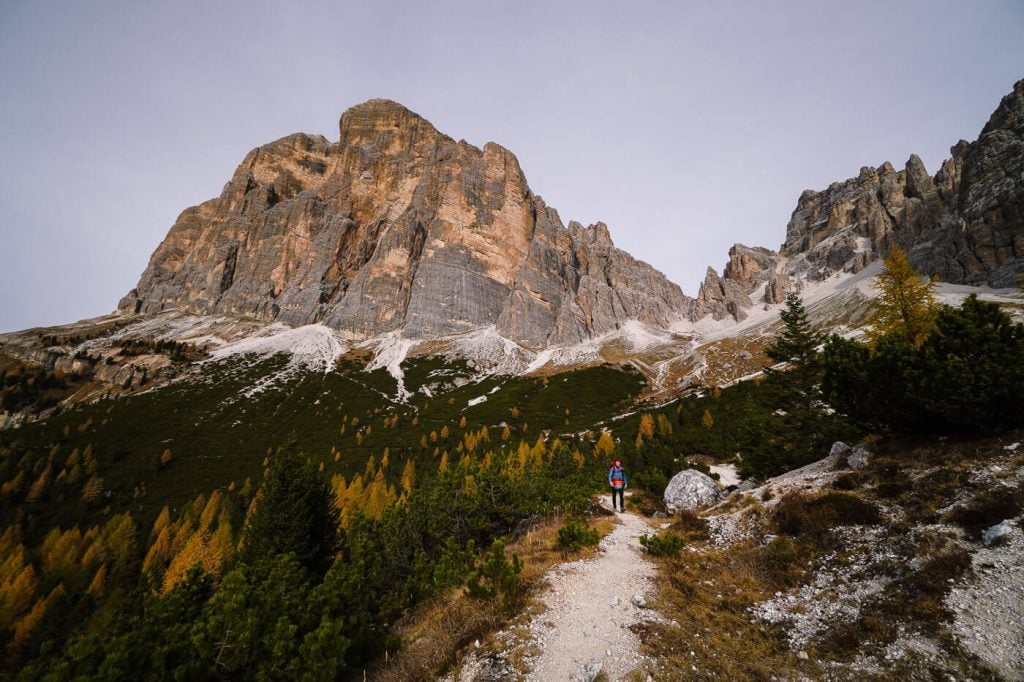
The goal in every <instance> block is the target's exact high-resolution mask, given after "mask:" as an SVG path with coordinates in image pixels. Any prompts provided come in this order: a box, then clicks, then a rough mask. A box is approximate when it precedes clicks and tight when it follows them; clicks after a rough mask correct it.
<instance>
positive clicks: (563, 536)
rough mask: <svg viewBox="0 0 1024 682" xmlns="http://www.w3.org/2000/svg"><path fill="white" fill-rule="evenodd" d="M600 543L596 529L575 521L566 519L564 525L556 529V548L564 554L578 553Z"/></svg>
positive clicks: (599, 535)
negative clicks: (564, 552)
mask: <svg viewBox="0 0 1024 682" xmlns="http://www.w3.org/2000/svg"><path fill="white" fill-rule="evenodd" d="M600 541H601V534H600V533H599V532H598V530H597V529H596V528H590V527H589V526H588V525H587V524H586V523H584V522H582V521H579V520H577V519H573V518H570V519H567V520H566V522H565V525H564V526H562V527H561V528H559V529H558V546H559V547H560V548H561V549H563V550H565V551H566V552H578V551H580V550H581V549H583V548H584V547H591V546H593V545H596V544H597V543H599V542H600Z"/></svg>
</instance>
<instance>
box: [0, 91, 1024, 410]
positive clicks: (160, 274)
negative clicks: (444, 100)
mask: <svg viewBox="0 0 1024 682" xmlns="http://www.w3.org/2000/svg"><path fill="white" fill-rule="evenodd" d="M897 244H898V245H901V246H902V247H904V248H905V249H906V250H907V251H908V253H909V254H910V257H911V260H912V262H913V263H914V265H915V266H916V267H917V268H918V269H919V270H920V271H922V272H923V273H925V274H928V275H931V276H935V277H938V278H939V279H941V280H942V281H943V284H941V285H940V287H939V293H940V297H941V298H942V300H943V301H944V302H946V303H953V304H956V303H958V302H959V301H961V300H962V299H963V298H964V297H965V296H966V294H967V293H969V291H971V290H972V289H970V287H974V288H975V289H976V290H977V291H980V292H981V293H982V295H983V296H984V297H987V298H988V299H989V300H994V301H998V302H1001V303H1003V304H1005V305H1007V309H1008V310H1009V311H1010V312H1011V313H1012V314H1014V315H1018V316H1019V315H1020V314H1021V312H1022V311H1024V306H1021V305H1020V304H1021V301H1020V300H1019V297H1018V296H1017V295H1016V294H1014V293H1012V292H1007V291H1002V292H1000V291H993V290H991V289H984V288H983V289H977V287H1004V288H1005V287H1010V286H1012V285H1014V284H1015V283H1016V282H1017V278H1018V277H1019V275H1020V273H1021V272H1022V271H1024V81H1021V82H1018V83H1017V84H1016V85H1015V86H1014V89H1013V92H1011V93H1010V94H1009V95H1007V96H1006V97H1004V98H1003V100H1002V101H1001V102H1000V104H999V106H998V107H997V109H996V111H995V112H994V113H993V114H992V116H991V118H990V120H989V121H988V123H987V124H986V125H985V127H984V128H983V129H982V131H981V134H980V135H979V137H978V139H977V140H976V141H974V142H965V141H960V142H959V143H957V144H956V145H955V146H954V147H953V148H952V156H951V158H950V159H949V160H947V161H945V162H944V163H943V164H942V166H941V168H940V169H939V170H938V171H937V172H936V173H935V175H934V176H932V175H929V173H928V171H927V170H926V169H925V167H924V165H923V163H922V162H921V160H920V159H919V158H918V157H917V156H911V157H910V159H909V160H908V161H907V162H906V164H905V165H904V168H903V169H901V170H896V169H895V167H894V166H893V165H892V164H890V163H883V164H882V165H881V166H880V167H878V168H862V169H861V171H860V173H859V174H858V175H857V177H855V178H851V179H848V180H845V181H842V182H836V183H832V184H831V185H830V186H829V187H827V188H825V189H823V190H820V191H813V190H807V191H805V192H803V193H802V194H801V195H800V197H799V199H798V200H797V204H796V208H795V210H794V211H793V214H792V217H791V219H790V221H789V224H788V225H787V227H786V232H785V241H784V243H783V244H782V246H781V247H780V249H779V250H777V251H776V250H773V249H769V248H764V247H748V246H744V245H742V244H736V245H734V246H733V247H732V248H731V249H730V250H729V258H728V262H727V264H726V266H725V268H724V269H723V270H722V272H721V274H719V273H718V272H717V271H716V270H715V269H714V268H710V267H709V268H708V270H707V275H706V277H705V280H704V282H703V284H702V285H701V286H700V289H699V291H698V292H697V295H696V297H694V298H690V297H688V296H686V295H685V294H684V293H683V292H682V291H681V289H680V288H679V287H678V286H677V285H675V284H673V283H672V282H670V281H669V280H667V279H666V278H665V277H664V276H663V275H662V274H661V273H660V272H658V271H657V270H655V269H654V268H652V267H651V266H650V265H648V264H646V263H643V262H641V261H638V260H636V259H634V258H633V257H631V256H630V255H629V254H627V253H625V252H624V251H622V250H620V249H617V248H615V246H614V244H613V243H612V239H611V235H610V232H609V229H608V228H607V226H605V225H604V224H603V223H597V224H594V225H591V226H590V227H586V228H585V227H583V226H582V225H580V224H579V223H576V222H569V224H568V226H564V225H563V223H562V221H561V219H560V218H559V216H558V213H557V212H556V211H555V210H554V209H552V208H550V207H548V206H547V205H546V204H545V203H544V201H543V200H542V199H541V198H540V197H539V196H537V195H535V194H534V193H533V192H532V190H531V189H530V188H529V186H528V185H527V182H526V178H525V177H524V175H523V172H522V170H521V169H520V167H519V164H518V162H517V161H516V158H515V156H513V155H512V153H511V152H509V151H508V150H506V149H504V148H502V147H500V146H499V145H496V144H494V143H488V144H486V145H484V147H483V149H478V148H477V147H474V146H472V145H470V144H468V143H466V142H465V141H458V142H456V141H455V140H453V139H452V138H450V137H448V136H446V135H444V134H442V133H440V132H439V131H438V130H437V129H436V128H435V127H434V126H433V125H431V124H430V123H429V122H428V121H426V120H425V119H423V118H422V117H420V116H418V115H417V114H415V113H413V112H411V111H409V110H408V109H406V108H404V107H402V106H401V105H399V104H396V103H394V102H391V101H387V100H371V101H369V102H366V103H363V104H360V105H358V106H355V107H353V108H351V109H349V110H348V111H346V112H345V113H344V114H343V115H342V116H341V120H340V124H339V138H338V141H337V142H330V141H328V140H327V139H326V138H324V137H322V136H312V135H306V134H296V135H291V136H289V137H286V138H282V139H281V140H278V141H276V142H272V143H270V144H268V145H264V146H262V147H259V148H257V149H254V150H253V151H252V152H250V153H249V154H248V155H247V156H246V158H245V159H244V161H243V162H242V164H241V165H240V166H239V167H238V169H237V170H236V171H235V174H234V176H233V177H232V178H231V180H230V181H229V182H228V183H227V184H226V185H225V187H224V190H223V191H222V193H221V195H220V196H219V197H217V198H216V199H211V200H210V201H207V202H205V203H203V204H200V205H199V206H196V207H192V208H189V209H186V210H185V211H184V212H183V213H182V214H181V216H180V217H179V218H178V220H177V222H176V223H175V224H174V226H173V227H172V228H171V230H170V232H169V233H168V235H167V237H166V238H165V239H164V241H163V243H161V244H160V246H159V247H158V248H157V249H156V251H155V252H154V253H153V255H152V257H151V259H150V262H149V265H148V267H147V268H146V270H145V272H144V273H143V275H142V277H141V279H140V281H139V283H138V286H137V287H136V288H135V289H133V290H132V291H131V292H130V293H129V294H128V295H127V296H125V297H124V299H122V301H121V302H120V304H119V306H118V311H117V312H116V313H114V314H112V315H109V316H105V317H101V318H97V319H94V320H84V321H82V322H79V323H75V324H73V325H65V326H61V327H54V328H49V329H42V330H26V331H24V332H17V333H12V334H5V335H0V370H2V371H4V372H7V371H15V370H16V371H19V372H21V371H23V370H24V371H27V370H31V371H36V369H39V370H40V371H46V372H51V373H55V374H59V375H60V378H59V379H58V378H53V377H51V378H50V379H49V380H48V381H49V382H50V383H46V382H43V384H45V388H36V389H33V390H32V391H28V392H25V393H24V395H22V394H21V393H19V395H18V396H16V397H11V398H9V399H5V404H4V406H3V407H4V413H2V414H0V416H2V420H0V424H2V425H3V426H4V427H8V426H11V425H15V424H18V423H20V422H21V420H23V419H25V418H36V417H45V416H47V415H48V414H51V413H52V412H53V410H54V409H55V408H59V407H60V406H61V405H63V406H68V405H71V404H75V403H80V402H88V401H92V400H95V399H98V398H101V397H104V396H111V395H117V394H120V393H123V392H135V391H139V390H144V389H148V388H151V387H153V386H155V385H158V384H161V383H164V382H167V381H171V380H174V379H176V378H178V377H180V376H181V375H182V374H183V373H188V372H191V371H193V370H194V369H196V365H195V361H196V360H198V359H202V358H212V359H214V360H220V359H225V358H229V357H231V356H233V355H253V354H255V355H260V356H268V355H273V354H276V353H286V354H289V355H290V357H291V360H290V363H289V365H288V366H289V368H290V369H288V371H289V372H291V371H293V370H294V369H295V368H299V367H301V368H306V369H315V370H319V371H326V370H329V369H331V368H332V367H335V366H336V365H337V364H338V362H339V360H340V359H341V358H343V357H348V356H352V355H353V354H354V355H359V356H360V357H361V358H362V362H363V364H364V366H365V367H366V369H368V370H370V371H373V370H376V369H381V368H383V369H386V370H387V371H388V373H390V374H391V375H392V377H393V378H394V379H395V381H396V388H395V391H396V393H395V396H396V397H397V398H399V399H403V400H407V399H409V398H410V397H411V396H412V395H413V392H411V391H410V389H409V388H408V387H407V386H406V381H405V373H406V371H407V369H408V368H409V366H410V364H409V361H410V360H412V359H414V358H427V359H429V358H444V359H445V360H446V361H456V360H457V361H460V362H465V363H466V367H467V368H468V369H469V371H470V374H471V376H467V377H463V378H461V379H459V380H460V381H469V380H471V379H472V377H476V378H475V379H472V380H479V378H480V377H483V376H487V375H535V374H553V373H559V372H564V371H566V370H569V369H574V368H580V367H587V366H593V365H600V364H605V363H610V364H614V365H629V366H631V367H632V368H633V369H635V370H638V371H639V372H640V373H641V374H642V375H643V376H644V377H645V378H646V380H647V385H648V388H647V390H646V391H645V392H644V394H643V397H645V398H652V399H657V400H659V401H661V400H664V399H669V398H671V397H672V396H674V395H676V394H678V393H679V392H680V391H682V390H684V389H686V388H687V387H692V386H711V385H726V384H729V383H731V382H734V381H737V380H739V379H742V378H744V377H748V376H752V375H755V374H757V373H759V372H760V371H761V370H762V368H763V367H764V366H765V365H766V364H767V363H768V359H767V358H766V357H765V356H764V354H763V352H762V350H763V348H764V346H765V344H766V343H767V340H768V339H769V338H770V337H771V335H772V334H773V333H774V331H775V328H776V326H777V325H778V310H779V305H780V304H781V303H782V301H783V300H784V298H785V295H786V293H787V292H789V291H799V292H800V293H801V295H802V297H803V298H804V301H805V303H806V305H807V307H808V311H809V313H810V314H811V316H812V319H813V320H814V321H815V322H816V324H818V325H819V326H820V327H821V328H822V329H824V330H834V331H839V332H850V333H857V332H856V330H857V329H858V328H860V327H861V326H863V324H864V323H865V321H866V319H867V314H868V311H869V309H870V306H871V300H872V298H873V296H874V295H875V291H874V288H873V286H872V284H871V278H872V277H873V275H874V274H876V273H877V271H878V268H879V265H880V264H879V259H880V258H881V257H882V256H883V255H885V254H886V253H887V252H888V250H889V249H890V248H891V247H892V246H893V245H897ZM965 287H968V288H965ZM168 349H172V350H171V352H168ZM33 368H35V369H33ZM200 371H201V370H200ZM272 380H274V379H273V377H264V378H261V379H258V380H254V381H258V382H266V381H272ZM51 384H52V385H51ZM443 384H445V382H444V381H440V382H423V383H420V384H419V385H418V386H414V387H413V388H412V391H419V392H422V393H423V394H428V393H430V392H432V391H436V390H437V388H438V386H440V385H443ZM41 385H42V384H41ZM432 387H433V388H432Z"/></svg>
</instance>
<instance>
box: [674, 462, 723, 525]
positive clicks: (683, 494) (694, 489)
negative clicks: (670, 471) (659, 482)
mask: <svg viewBox="0 0 1024 682" xmlns="http://www.w3.org/2000/svg"><path fill="white" fill-rule="evenodd" d="M721 497H722V491H721V489H720V488H719V487H718V484H717V483H715V481H714V479H712V478H711V477H710V476H708V475H706V474H702V473H701V472H699V471H697V470H695V469H686V470H684V471H680V472H679V473H678V474H676V475H675V476H673V477H672V480H671V481H669V482H668V486H667V487H666V488H665V508H666V509H668V511H669V513H670V514H675V513H676V512H678V511H682V510H684V509H696V508H697V507H701V506H704V505H705V504H711V503H712V502H717V501H718V500H719V499H721Z"/></svg>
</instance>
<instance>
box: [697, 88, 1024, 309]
mask: <svg viewBox="0 0 1024 682" xmlns="http://www.w3.org/2000/svg"><path fill="white" fill-rule="evenodd" d="M950 154H951V156H950V158H949V159H947V160H946V161H945V162H943V164H942V166H941V167H940V168H939V170H938V172H936V174H935V175H934V177H933V176H931V175H929V174H928V171H927V169H926V168H925V166H924V163H923V162H922V161H921V159H920V157H918V156H917V155H911V157H910V158H909V159H908V160H907V162H906V164H905V165H904V167H903V168H902V169H899V170H897V169H896V168H895V167H894V166H893V165H892V164H890V163H888V162H886V163H883V164H882V165H881V166H879V167H878V168H873V167H864V168H861V170H860V173H859V174H858V175H857V177H855V178H850V179H848V180H845V181H843V182H834V183H832V184H831V185H829V187H828V188H826V189H824V190H821V191H813V190H806V191H805V192H804V193H803V194H801V195H800V198H799V199H798V200H797V205H796V209H795V210H794V211H793V214H792V217H791V218H790V221H789V224H788V225H787V226H786V241H785V242H784V243H783V245H782V247H781V249H780V251H779V252H778V253H775V252H774V251H771V250H769V249H761V248H757V249H750V248H748V247H744V246H742V245H736V246H734V247H733V248H732V249H731V250H730V251H729V263H728V264H727V265H726V267H725V270H724V271H723V273H722V276H721V277H719V276H718V275H717V273H715V272H714V270H711V269H709V272H708V275H707V277H706V278H705V280H704V284H703V285H702V286H701V289H700V292H699V294H698V296H697V300H696V301H695V303H694V306H693V312H692V314H693V319H699V318H700V317H704V316H707V315H710V316H712V317H713V318H714V319H716V320H717V319H724V318H727V317H733V318H735V319H736V320H742V319H744V318H745V317H746V315H747V313H746V309H748V308H749V307H750V306H751V305H752V304H753V300H752V298H755V299H759V300H762V301H764V302H765V303H769V304H774V303H781V302H782V301H783V300H784V299H785V295H786V292H788V291H789V290H791V289H793V288H799V286H800V283H801V282H802V281H803V280H811V281H816V280H817V281H820V280H823V279H825V278H827V277H829V276H830V275H832V274H834V273H836V272H848V273H856V272H859V271H860V270H862V269H864V268H865V267H866V266H867V265H869V264H870V263H872V262H873V261H875V260H877V259H879V258H882V257H884V256H885V255H886V254H887V253H888V252H889V250H890V249H891V248H892V247H893V246H896V245H899V246H901V247H902V248H904V249H905V250H906V251H907V252H908V254H909V256H910V259H911V262H912V263H913V264H914V265H915V266H916V267H917V268H918V270H919V271H921V272H922V273H925V274H927V275H932V276H937V277H939V278H940V279H942V280H943V281H948V282H954V283H962V284H972V285H980V284H988V285H990V286H994V287H1011V286H1015V285H1016V284H1017V282H1018V278H1019V277H1020V274H1021V273H1022V272H1024V81H1020V82H1018V83H1017V84H1016V85H1015V86H1014V89H1013V92H1012V93H1010V94H1009V95H1007V96H1006V97H1004V98H1003V100H1002V102H1001V103H1000V104H999V107H998V108H997V109H996V111H995V112H994V113H993V114H992V117H991V118H990V119H989V121H988V123H987V124H986V125H985V127H984V128H983V129H982V131H981V134H980V136H979V137H978V140H977V141H976V142H973V143H971V142H966V141H964V140H961V141H960V142H958V143H957V144H956V145H954V146H953V147H952V148H951V149H950ZM762 284H764V290H763V293H761V292H759V291H758V290H759V287H761V285H762Z"/></svg>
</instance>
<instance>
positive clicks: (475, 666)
mask: <svg viewBox="0 0 1024 682" xmlns="http://www.w3.org/2000/svg"><path fill="white" fill-rule="evenodd" d="M605 504H607V502H605ZM617 516H618V519H619V523H618V525H616V527H615V529H614V530H613V531H612V532H611V533H609V534H608V535H607V536H605V538H604V539H603V540H602V541H601V545H600V547H599V551H598V553H597V554H596V555H595V556H593V557H590V558H586V559H580V560H578V561H573V562H569V563H563V564H558V565H557V566H554V567H553V568H551V569H550V570H549V571H548V572H547V574H545V579H546V581H547V583H548V585H549V586H548V587H547V588H546V589H545V590H544V592H543V593H542V594H541V595H540V597H539V607H540V608H539V610H534V611H533V613H534V615H533V616H532V617H531V618H530V619H529V622H528V623H525V631H524V630H523V628H518V630H519V631H518V632H517V633H514V632H513V631H514V630H515V629H516V628H514V627H513V628H510V629H509V631H507V632H503V633H499V636H498V638H499V639H505V641H506V642H507V644H508V645H509V649H511V650H506V651H504V652H501V653H498V654H497V655H493V654H492V655H491V656H490V657H489V658H490V660H489V661H488V660H482V659H481V658H480V657H473V656H471V657H470V658H469V660H467V661H466V662H465V663H464V665H463V667H462V669H461V671H460V674H459V675H458V677H457V678H456V679H458V680H459V681H460V682H471V681H473V682H479V681H481V680H493V679H508V677H507V675H508V673H510V672H511V671H510V670H508V669H507V668H506V669H505V670H500V668H501V667H503V666H502V665H501V664H500V663H499V665H498V666H495V663H498V662H499V661H501V662H504V661H507V660H509V659H511V658H513V651H512V650H518V651H519V652H521V654H520V655H521V660H522V662H523V663H524V664H525V665H526V666H528V667H529V669H530V672H529V673H527V674H526V677H525V679H526V680H528V681H531V682H533V681H535V682H555V681H558V682H562V681H569V680H584V681H586V682H590V680H593V679H594V678H595V677H596V676H597V674H598V673H599V672H603V673H604V674H605V675H606V676H607V679H609V680H622V679H627V678H628V679H638V680H644V679H646V678H647V672H648V669H649V668H651V667H652V666H651V662H650V661H648V660H647V659H646V658H645V657H644V656H643V655H642V654H641V653H640V640H639V638H638V637H637V636H636V635H635V634H634V633H633V632H632V631H631V630H630V629H629V628H630V626H632V625H635V624H636V623H640V622H643V621H660V620H662V617H661V616H660V615H659V614H658V613H657V612H655V611H654V610H652V609H650V608H648V607H647V604H646V602H647V600H648V599H649V598H650V594H651V592H652V591H653V587H654V586H653V578H654V576H655V573H656V570H657V569H656V567H655V566H654V564H653V563H652V562H650V561H648V560H647V558H646V557H645V556H644V555H643V554H642V553H641V548H640V537H641V536H643V535H646V534H652V533H654V532H655V529H654V528H652V527H651V525H650V524H648V522H647V521H645V520H644V519H643V518H641V517H639V516H637V515H635V514H632V513H625V514H618V515H617ZM502 635H507V637H506V638H503V637H502ZM495 659H498V660H495ZM496 667H497V668H499V669H498V670H496V669H495V668H496ZM502 673H504V674H502ZM631 673H632V674H631Z"/></svg>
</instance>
